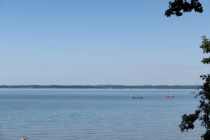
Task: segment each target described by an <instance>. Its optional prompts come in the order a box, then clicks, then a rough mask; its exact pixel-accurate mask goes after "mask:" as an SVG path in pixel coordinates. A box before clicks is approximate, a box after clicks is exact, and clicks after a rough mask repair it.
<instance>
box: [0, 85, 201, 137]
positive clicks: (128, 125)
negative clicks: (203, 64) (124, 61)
mask: <svg viewBox="0 0 210 140" xmlns="http://www.w3.org/2000/svg"><path fill="white" fill-rule="evenodd" d="M192 91H193V90H84V89H83V90H68V89H65V90H58V89H44V90H38V89H36V90H26V89H1V90H0V140H19V139H20V137H21V136H23V135H26V136H28V137H29V138H30V140H199V137H200V135H201V133H202V131H201V128H196V129H195V130H192V131H189V132H188V133H184V134H183V133H181V132H180V131H179V127H178V125H179V123H180V121H181V115H182V114H183V113H192V112H193V111H194V110H195V109H196V106H197V105H198V101H197V99H194V98H193V95H192V94H191V93H192ZM166 95H174V96H175V98H174V99H166V98H165V96H166ZM132 96H142V97H144V98H143V99H141V100H138V99H132V98H131V97H132Z"/></svg>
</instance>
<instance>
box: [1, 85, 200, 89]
mask: <svg viewBox="0 0 210 140" xmlns="http://www.w3.org/2000/svg"><path fill="white" fill-rule="evenodd" d="M199 87H200V86H199V85H0V88H26V89H31V88H32V89H45V88H46V89H52V88H55V89H198V88H199Z"/></svg>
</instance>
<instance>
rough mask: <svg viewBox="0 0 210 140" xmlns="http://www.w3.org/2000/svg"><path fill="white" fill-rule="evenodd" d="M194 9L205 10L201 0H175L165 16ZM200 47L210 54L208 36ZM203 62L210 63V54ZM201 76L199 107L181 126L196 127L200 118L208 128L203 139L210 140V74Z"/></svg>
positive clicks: (196, 10) (185, 117) (187, 116)
mask: <svg viewBox="0 0 210 140" xmlns="http://www.w3.org/2000/svg"><path fill="white" fill-rule="evenodd" d="M193 10H194V11H195V12H199V13H202V12H203V6H202V4H201V3H200V2H199V0H190V1H189V0H173V1H170V2H169V9H168V10H166V11H165V16H167V17H170V16H171V15H176V16H182V15H183V13H185V12H192V11H193ZM200 48H201V49H202V50H203V53H204V54H206V55H208V54H210V40H209V39H208V38H207V37H206V36H203V37H202V43H201V45H200ZM201 62H202V63H203V64H210V56H207V57H206V58H203V60H202V61H201ZM200 77H201V79H202V80H204V83H203V85H202V86H201V87H200V88H199V90H198V92H197V94H196V97H197V98H199V101H200V103H199V105H198V108H197V110H196V111H195V112H194V113H192V114H188V115H187V114H184V115H183V116H182V122H181V124H180V125H179V127H180V130H181V131H182V132H185V131H188V130H190V129H193V128H194V127H195V126H194V123H195V122H196V121H197V120H198V121H200V122H201V126H202V127H204V128H205V130H206V132H205V133H204V134H203V136H202V137H203V139H204V140H210V74H204V75H201V76H200Z"/></svg>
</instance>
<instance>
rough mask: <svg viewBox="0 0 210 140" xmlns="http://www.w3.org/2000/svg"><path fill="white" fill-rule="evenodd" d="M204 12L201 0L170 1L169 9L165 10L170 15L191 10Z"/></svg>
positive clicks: (180, 14)
mask: <svg viewBox="0 0 210 140" xmlns="http://www.w3.org/2000/svg"><path fill="white" fill-rule="evenodd" d="M193 10H194V11H195V12H199V13H202V12H203V6H202V4H201V3H200V2H199V0H190V1H189V0H173V1H170V2H169V9H168V10H166V11H165V15H166V16H167V17H170V16H171V15H176V16H182V15H183V13H184V12H191V11H193Z"/></svg>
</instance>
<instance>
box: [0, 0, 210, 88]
mask: <svg viewBox="0 0 210 140" xmlns="http://www.w3.org/2000/svg"><path fill="white" fill-rule="evenodd" d="M201 2H203V4H204V10H205V11H204V13H203V14H198V13H191V14H185V15H184V16H182V17H171V18H167V17H165V16H164V11H165V10H166V9H167V7H168V0H159V1H154V0H141V1H140V0H0V65H1V67H0V84H66V85H68V84H128V85H145V84H152V85H159V84H168V85H173V84H200V83H201V80H200V78H199V75H200V74H205V73H207V72H208V70H209V66H206V65H202V64H201V63H200V61H201V59H202V57H203V56H204V55H203V54H202V50H201V49H199V45H200V43H201V36H202V35H207V36H208V37H210V27H209V25H210V18H209V17H210V3H209V1H208V0H201Z"/></svg>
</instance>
